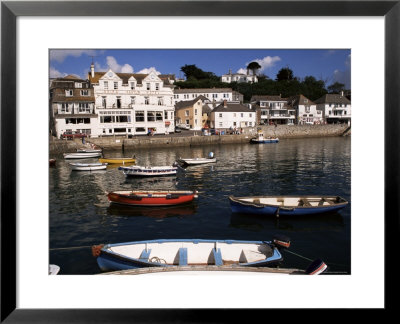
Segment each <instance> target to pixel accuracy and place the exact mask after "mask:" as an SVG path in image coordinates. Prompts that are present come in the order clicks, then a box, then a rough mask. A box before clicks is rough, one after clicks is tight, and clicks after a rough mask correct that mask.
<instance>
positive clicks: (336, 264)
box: [284, 250, 346, 267]
mask: <svg viewBox="0 0 400 324" xmlns="http://www.w3.org/2000/svg"><path fill="white" fill-rule="evenodd" d="M284 251H285V252H288V253H291V254H293V255H296V256H298V257H300V258H302V259H304V260H307V261H314V260H313V259H309V258H306V257H305V256H303V255H300V254H297V253H294V252H292V251H289V250H284ZM329 264H330V265H335V266H340V267H346V265H344V264H338V263H331V262H329Z"/></svg>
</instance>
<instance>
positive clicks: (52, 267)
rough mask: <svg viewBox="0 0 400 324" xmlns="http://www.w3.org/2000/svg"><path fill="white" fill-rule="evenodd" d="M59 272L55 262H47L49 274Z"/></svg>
mask: <svg viewBox="0 0 400 324" xmlns="http://www.w3.org/2000/svg"><path fill="white" fill-rule="evenodd" d="M59 272H60V267H59V266H58V265H56V264H49V275H52V276H55V275H57V274H58V273H59Z"/></svg>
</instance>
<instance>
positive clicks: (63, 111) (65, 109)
mask: <svg viewBox="0 0 400 324" xmlns="http://www.w3.org/2000/svg"><path fill="white" fill-rule="evenodd" d="M67 112H69V109H68V104H67V103H62V104H61V113H67Z"/></svg>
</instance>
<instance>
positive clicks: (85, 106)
mask: <svg viewBox="0 0 400 324" xmlns="http://www.w3.org/2000/svg"><path fill="white" fill-rule="evenodd" d="M78 111H79V112H85V113H89V112H90V108H89V103H87V102H86V103H85V102H80V103H79V104H78Z"/></svg>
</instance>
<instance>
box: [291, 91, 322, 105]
mask: <svg viewBox="0 0 400 324" xmlns="http://www.w3.org/2000/svg"><path fill="white" fill-rule="evenodd" d="M287 102H288V105H290V106H299V105H315V103H314V102H312V101H311V100H310V99H308V98H307V97H305V96H303V95H302V94H300V95H297V96H293V97H290V98H289V99H288V100H287Z"/></svg>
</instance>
